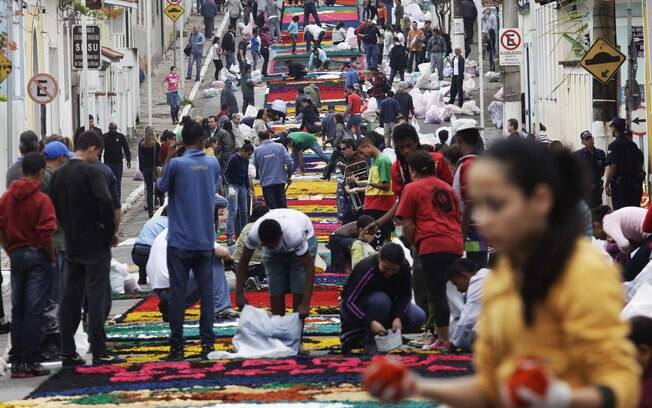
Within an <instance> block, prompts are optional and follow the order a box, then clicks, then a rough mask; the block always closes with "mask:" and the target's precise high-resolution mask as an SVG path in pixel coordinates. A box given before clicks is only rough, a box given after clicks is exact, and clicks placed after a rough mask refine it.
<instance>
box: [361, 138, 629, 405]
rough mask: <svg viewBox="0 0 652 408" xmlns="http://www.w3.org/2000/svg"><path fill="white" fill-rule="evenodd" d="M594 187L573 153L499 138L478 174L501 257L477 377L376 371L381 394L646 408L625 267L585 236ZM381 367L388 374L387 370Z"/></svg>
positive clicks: (376, 390)
mask: <svg viewBox="0 0 652 408" xmlns="http://www.w3.org/2000/svg"><path fill="white" fill-rule="evenodd" d="M587 184H588V183H585V182H584V177H583V174H582V171H581V165H580V163H578V161H577V159H576V158H574V157H573V155H572V154H571V153H570V152H569V151H567V150H563V151H559V152H552V151H550V150H549V149H546V148H545V147H543V146H541V145H539V144H536V143H532V142H529V141H526V140H508V141H504V142H499V143H497V144H495V145H494V146H492V147H491V149H489V151H488V154H486V155H485V156H483V157H481V158H479V159H478V160H477V162H476V163H475V164H474V165H473V167H472V168H471V169H470V174H469V189H470V193H471V196H472V199H473V202H474V204H475V205H474V208H473V217H474V219H475V221H476V222H477V224H478V227H479V228H480V230H481V232H482V234H483V235H484V236H485V237H486V238H487V240H488V241H489V243H490V244H491V245H492V246H493V247H494V248H495V249H496V251H498V253H499V260H498V264H497V265H496V267H495V268H494V269H493V270H492V272H491V274H490V275H489V277H488V278H487V281H486V286H485V288H484V297H483V306H482V307H483V310H482V314H481V317H480V320H479V322H478V339H477V341H476V343H475V354H474V360H475V372H476V373H475V375H474V376H472V377H467V378H461V379H457V380H454V381H447V382H442V381H437V380H427V379H420V378H417V377H415V376H414V375H412V374H411V373H409V372H407V371H401V370H399V372H398V374H397V375H395V376H391V375H386V376H384V377H383V376H382V375H377V374H376V373H380V372H384V373H387V367H388V364H392V362H390V361H387V360H381V361H379V362H378V363H377V364H374V365H373V367H371V371H369V372H368V373H367V384H368V386H369V389H370V391H372V393H373V394H374V395H377V396H382V398H384V399H399V398H402V397H403V398H409V397H410V396H411V394H416V395H419V396H422V397H425V398H429V399H433V400H436V401H437V402H439V403H441V404H446V405H449V406H453V407H474V408H476V407H495V406H523V407H534V406H536V407H587V408H588V407H596V408H598V407H619V408H630V407H635V406H636V404H637V400H638V395H639V389H638V387H639V384H638V383H639V373H640V367H639V366H638V365H637V362H636V360H635V349H634V347H633V345H632V344H631V343H630V341H629V340H628V339H627V335H628V333H629V328H628V326H627V324H626V323H625V322H623V321H622V320H621V319H620V317H619V315H620V312H621V309H622V307H623V293H622V287H621V285H620V282H619V279H618V272H617V271H616V270H615V268H614V267H613V266H611V265H609V264H608V263H607V262H605V260H604V258H603V257H602V256H601V255H600V253H599V252H598V250H596V249H594V248H593V246H592V244H591V243H590V242H589V241H586V240H585V239H583V238H582V223H581V217H580V215H579V206H578V204H579V202H580V200H581V199H582V198H583V192H584V191H585V187H586V186H587ZM379 369H380V370H381V371H377V370H379Z"/></svg>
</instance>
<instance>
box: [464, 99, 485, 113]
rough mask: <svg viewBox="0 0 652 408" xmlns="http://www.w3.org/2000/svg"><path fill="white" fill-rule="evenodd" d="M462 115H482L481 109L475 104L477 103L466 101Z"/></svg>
mask: <svg viewBox="0 0 652 408" xmlns="http://www.w3.org/2000/svg"><path fill="white" fill-rule="evenodd" d="M460 113H461V114H462V115H469V116H475V115H479V114H480V108H478V105H476V104H475V101H473V100H471V101H466V102H464V104H463V105H462V111H461V112H460Z"/></svg>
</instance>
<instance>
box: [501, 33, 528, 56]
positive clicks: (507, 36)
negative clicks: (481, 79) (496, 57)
mask: <svg viewBox="0 0 652 408" xmlns="http://www.w3.org/2000/svg"><path fill="white" fill-rule="evenodd" d="M499 39H500V41H499V43H500V65H521V61H522V60H523V34H522V32H521V30H520V29H518V28H503V29H501V30H500V36H499Z"/></svg>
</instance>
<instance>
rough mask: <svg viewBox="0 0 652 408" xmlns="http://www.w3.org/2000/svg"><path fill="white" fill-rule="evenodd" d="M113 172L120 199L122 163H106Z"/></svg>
mask: <svg viewBox="0 0 652 408" xmlns="http://www.w3.org/2000/svg"><path fill="white" fill-rule="evenodd" d="M106 165H107V166H109V168H110V169H111V171H112V172H113V175H114V176H115V179H116V181H117V184H118V198H121V197H122V163H106Z"/></svg>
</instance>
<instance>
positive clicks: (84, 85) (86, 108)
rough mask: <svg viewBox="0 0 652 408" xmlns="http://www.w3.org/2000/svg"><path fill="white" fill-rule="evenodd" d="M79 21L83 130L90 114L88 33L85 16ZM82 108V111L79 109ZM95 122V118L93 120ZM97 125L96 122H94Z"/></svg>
mask: <svg viewBox="0 0 652 408" xmlns="http://www.w3.org/2000/svg"><path fill="white" fill-rule="evenodd" d="M81 1H82V5H83V6H86V0H81ZM80 19H81V41H82V43H81V46H82V73H81V79H80V81H79V91H80V92H81V97H80V100H81V101H83V102H82V103H80V105H81V106H80V112H81V121H80V122H81V125H82V126H84V129H85V130H89V129H88V115H89V114H90V112H91V111H90V109H91V105H90V101H89V98H88V42H87V39H88V32H87V31H86V16H84V15H82V16H80ZM82 106H83V109H81V108H82ZM95 120H96V121H97V118H95ZM95 123H97V122H95Z"/></svg>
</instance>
